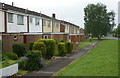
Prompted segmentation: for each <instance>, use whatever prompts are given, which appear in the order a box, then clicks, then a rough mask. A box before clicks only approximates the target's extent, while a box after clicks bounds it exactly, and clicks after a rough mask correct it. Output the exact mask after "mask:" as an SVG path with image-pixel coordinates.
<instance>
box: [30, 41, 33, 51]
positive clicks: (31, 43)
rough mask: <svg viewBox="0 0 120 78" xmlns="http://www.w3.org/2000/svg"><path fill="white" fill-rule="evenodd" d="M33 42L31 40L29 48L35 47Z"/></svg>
mask: <svg viewBox="0 0 120 78" xmlns="http://www.w3.org/2000/svg"><path fill="white" fill-rule="evenodd" d="M33 44H34V42H30V44H29V50H32V49H33Z"/></svg>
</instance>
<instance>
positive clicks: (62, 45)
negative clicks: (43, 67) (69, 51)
mask: <svg viewBox="0 0 120 78" xmlns="http://www.w3.org/2000/svg"><path fill="white" fill-rule="evenodd" d="M65 47H66V46H65V43H63V42H61V43H59V44H58V52H59V55H60V56H64V55H65V54H66V48H65Z"/></svg>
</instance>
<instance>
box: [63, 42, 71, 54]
mask: <svg viewBox="0 0 120 78" xmlns="http://www.w3.org/2000/svg"><path fill="white" fill-rule="evenodd" d="M65 44H66V47H67V53H72V50H73V42H66V43H65Z"/></svg>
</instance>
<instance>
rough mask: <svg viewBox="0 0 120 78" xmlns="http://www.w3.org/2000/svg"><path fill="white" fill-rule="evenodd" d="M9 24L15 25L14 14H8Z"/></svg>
mask: <svg viewBox="0 0 120 78" xmlns="http://www.w3.org/2000/svg"><path fill="white" fill-rule="evenodd" d="M8 22H9V23H13V14H12V13H8Z"/></svg>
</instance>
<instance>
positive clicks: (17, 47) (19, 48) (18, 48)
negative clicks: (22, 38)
mask: <svg viewBox="0 0 120 78" xmlns="http://www.w3.org/2000/svg"><path fill="white" fill-rule="evenodd" d="M13 52H14V53H16V54H17V55H18V57H21V56H24V55H25V54H26V48H25V45H24V44H22V43H15V44H13Z"/></svg>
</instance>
